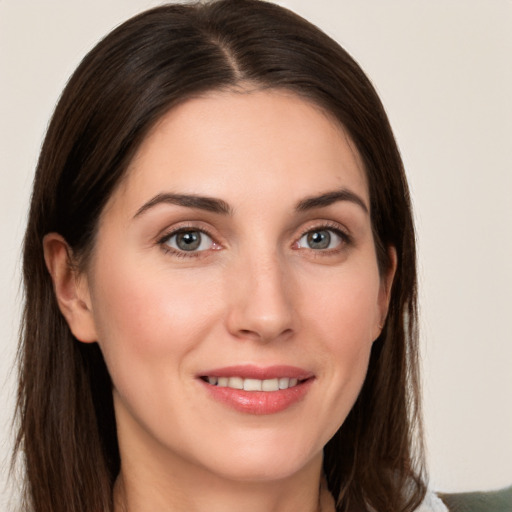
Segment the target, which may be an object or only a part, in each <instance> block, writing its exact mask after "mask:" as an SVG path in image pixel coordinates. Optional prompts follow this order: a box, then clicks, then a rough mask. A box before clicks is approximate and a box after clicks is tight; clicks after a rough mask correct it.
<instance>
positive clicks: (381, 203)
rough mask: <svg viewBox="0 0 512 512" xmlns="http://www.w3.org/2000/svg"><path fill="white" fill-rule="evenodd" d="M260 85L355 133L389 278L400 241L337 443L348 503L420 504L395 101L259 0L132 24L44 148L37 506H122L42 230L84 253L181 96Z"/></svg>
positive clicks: (31, 391)
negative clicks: (378, 324)
mask: <svg viewBox="0 0 512 512" xmlns="http://www.w3.org/2000/svg"><path fill="white" fill-rule="evenodd" d="M244 83H250V84H251V85H254V86H256V87H259V88H280V89H283V88H284V89H287V90H290V91H293V92H294V93H296V94H298V95H300V96H302V97H304V98H307V99H308V100H309V101H312V102H314V103H316V104H317V105H319V106H321V107H322V108H323V109H324V110H325V111H327V112H328V113H330V114H331V115H332V116H333V117H334V118H336V119H337V120H338V121H339V122H340V123H341V124H342V125H343V126H344V127H345V129H346V130H347V131H348V133H349V134H350V136H351V138H352V140H353V141H354V143H355V144H356V146H357V148H358V150H359V153H360V155H361V157H362V159H363V162H364V165H365V170H366V173H367V178H368V183H369V192H370V202H371V205H370V206H371V220H372V227H373V231H374V239H375V244H376V248H377V255H378V262H379V266H380V269H381V272H384V271H385V270H386V269H387V268H388V266H389V265H390V262H389V259H388V250H387V249H388V248H389V247H390V246H393V247H395V248H396V252H397V256H398V267H397V271H396V275H395V280H394V284H393V288H392V295H391V304H390V309H389V314H388V317H387V320H386V323H385V325H384V328H383V331H382V334H381V335H380V337H379V338H378V340H377V341H376V342H375V343H374V345H373V349H372V354H371V359H370V365H369V370H368V375H367V378H366V381H365V383H364V386H363V389H362V391H361V393H360V396H359V397H358V399H357V401H356V404H355V405H354V407H353V409H352V411H351V412H350V414H349V416H348V418H347V419H346V421H345V422H344V424H343V425H342V426H341V427H340V429H339V430H338V432H337V433H336V434H335V436H334V437H333V438H332V439H331V441H330V442H329V443H328V444H327V446H326V447H325V450H324V471H325V474H326V477H327V481H328V485H329V488H330V490H331V492H332V494H333V495H334V497H335V499H336V502H337V510H338V511H348V510H351V511H353V510H361V511H365V510H369V509H374V510H378V511H379V512H397V511H411V510H413V509H414V508H415V507H416V506H417V505H418V504H419V502H420V501H421V499H422V498H423V495H424V492H425V486H424V483H423V481H424V476H423V469H422V468H423V452H422V443H421V421H420V410H419V383H418V343H417V332H416V331H417V322H416V320H417V309H416V264H415V240H414V228H413V221H412V214H411V208H410V201H409V193H408V188H407V182H406V179H405V175H404V172H403V165H402V162H401V159H400V155H399V152H398V149H397V146H396V143H395V140H394V137H393V134H392V131H391V128H390V126H389V123H388V120H387V117H386V114H385V112H384V109H383V107H382V105H381V102H380V100H379V98H378V96H377V94H376V92H375V90H374V88H373V87H372V85H371V84H370V82H369V80H368V79H367V77H366V76H365V75H364V73H363V72H362V70H361V69H360V68H359V66H358V65H357V64H356V62H355V61H354V60H353V59H352V58H351V57H350V56H349V55H348V54H347V53H346V52H345V50H343V49H342V48H341V47H340V46H339V45H338V44H337V43H336V42H334V41H333V40H332V39H330V38H329V37H328V36H326V35H325V34H324V33H322V32H321V31H320V30H319V29H317V28H316V27H314V26H313V25H311V24H310V23H308V22H307V21H305V20H303V19H302V18H300V17H299V16H297V15H295V14H293V13H292V12H290V11H288V10H286V9H284V8H282V7H278V6H276V5H273V4H271V3H268V2H262V1H258V0H220V1H214V2H210V3H206V4H193V5H165V6H161V7H158V8H155V9H152V10H149V11H147V12H144V13H142V14H140V15H138V16H136V17H135V18H132V19H131V20H129V21H127V22H126V23H124V24H123V25H121V26H120V27H118V28H117V29H115V30H114V31H113V32H112V33H110V34H109V35H108V36H107V37H106V38H105V39H103V40H102V41H101V42H100V43H99V44H98V45H97V46H96V47H95V48H94V49H93V50H92V51H91V52H90V53H89V54H88V55H87V56H86V57H85V58H84V60H83V61H82V63H81V64H80V66H79V67H78V69H77V70H76V72H75V73H74V74H73V76H72V77H71V79H70V81H69V83H68V84H67V86H66V88H65V90H64V92H63V94H62V97H61V99H60V101H59V103H58V105H57V107H56V110H55V113H54V115H53V118H52V120H51V123H50V126H49V128H48V132H47V135H46V138H45V141H44V144H43V147H42V151H41V155H40V158H39V162H38V166H37V171H36V176H35V182H34V189H33V195H32V202H31V208H30V215H29V221H28V227H27V230H26V235H25V242H24V260H23V272H24V274H23V276H24V286H25V309H24V315H23V321H22V340H21V344H20V352H19V354H20V376H19V392H18V406H17V414H18V422H19V431H18V437H17V444H16V452H17V454H18V455H21V458H22V460H23V461H24V468H25V474H26V503H25V507H26V509H27V510H34V511H36V512H92V511H111V510H112V508H113V504H112V487H113V484H114V481H115V479H116V476H117V474H118V472H119V467H120V457H119V450H118V445H117V437H116V425H115V417H114V411H113V404H112V392H111V388H112V383H111V381H110V377H109V374H108V371H107V368H106V366H105V363H104V361H103V358H102V355H101V352H100V350H99V348H98V346H97V344H83V343H79V342H78V341H77V340H76V339H75V338H74V337H73V335H72V334H71V332H70V330H69V328H68V326H67V324H66V322H65V320H64V318H63V316H62V315H61V313H60V311H59V309H58V306H57V302H56V299H55V297H54V293H53V289H52V282H51V279H50V276H49V274H48V272H47V269H46V267H45V263H44V258H43V244H42V240H43V237H44V235H45V234H47V233H49V232H58V233H60V234H61V235H62V236H63V237H64V238H65V239H66V241H67V242H68V244H69V246H70V247H71V249H72V251H73V254H74V255H77V256H78V259H79V261H80V262H82V263H83V262H86V261H87V257H88V255H89V253H90V251H91V249H92V248H93V246H94V240H95V233H96V229H97V224H98V218H99V215H100V213H101V212H102V209H103V207H104V205H105V203H106V201H107V200H108V199H109V197H110V196H111V195H112V193H113V191H114V189H115V188H116V186H118V184H119V182H120V180H121V179H122V178H123V175H124V173H125V171H126V168H127V166H128V164H129V162H130V160H131V158H132V157H133V155H134V153H135V152H136V150H137V148H138V147H139V145H140V144H141V142H142V140H143V139H144V137H145V136H146V134H147V133H148V131H149V130H150V128H151V127H152V126H153V125H154V124H155V122H156V121H157V120H158V119H160V118H161V116H162V115H163V114H164V113H165V112H167V111H168V110H169V109H170V108H172V107H173V106H175V105H177V104H178V103H180V102H183V101H186V100H187V99H188V98H190V97H193V96H194V95H197V94H201V93H203V92H205V91H210V90H221V89H229V88H232V87H235V86H237V85H240V84H244Z"/></svg>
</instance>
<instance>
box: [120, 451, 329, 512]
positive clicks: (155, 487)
mask: <svg viewBox="0 0 512 512" xmlns="http://www.w3.org/2000/svg"><path fill="white" fill-rule="evenodd" d="M321 462H322V460H321V457H319V458H318V459H315V460H313V461H311V464H310V465H309V466H308V467H306V468H303V469H302V470H301V471H300V472H299V473H297V474H294V475H292V476H289V477H287V478H282V479H279V480H277V481H257V482H245V481H242V482H240V481H233V480H229V479H224V478H222V477H219V476H218V475H212V474H208V472H207V471H201V470H199V469H198V468H194V470H193V471H190V470H187V469H186V468H185V467H184V466H181V468H180V471H179V472H173V471H167V470H165V469H164V470H162V468H158V469H157V468H151V467H148V466H142V465H137V466H136V467H133V466H132V465H126V464H123V467H122V468H121V472H120V474H119V477H118V479H117V481H116V485H115V488H114V501H115V512H154V511H155V510H162V511H163V510H166V511H172V512H206V511H208V512H240V510H243V511H244V512H318V511H319V510H320V494H319V490H320V476H321Z"/></svg>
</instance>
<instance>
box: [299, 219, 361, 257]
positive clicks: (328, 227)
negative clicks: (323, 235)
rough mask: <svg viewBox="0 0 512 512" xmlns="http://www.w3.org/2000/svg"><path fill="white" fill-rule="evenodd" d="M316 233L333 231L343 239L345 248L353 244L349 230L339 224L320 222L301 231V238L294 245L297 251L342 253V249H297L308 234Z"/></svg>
mask: <svg viewBox="0 0 512 512" xmlns="http://www.w3.org/2000/svg"><path fill="white" fill-rule="evenodd" d="M314 231H332V232H334V233H335V234H336V235H337V236H339V237H340V238H341V239H342V242H343V243H342V245H343V246H347V245H352V243H353V237H352V235H351V234H350V232H349V230H348V229H347V228H345V227H343V226H342V225H341V224H339V223H338V222H334V221H322V220H320V221H318V222H316V223H313V224H310V225H308V226H307V227H306V228H303V229H301V231H300V234H299V236H298V237H297V238H296V239H295V241H294V243H293V245H294V247H295V248H297V249H301V250H309V251H313V252H315V253H324V254H329V253H333V252H337V251H340V248H336V249H334V248H332V249H311V248H307V247H297V244H298V243H299V241H300V240H301V239H302V238H303V237H304V236H306V235H307V234H308V233H311V232H314Z"/></svg>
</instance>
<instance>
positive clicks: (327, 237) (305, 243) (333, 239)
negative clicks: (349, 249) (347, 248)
mask: <svg viewBox="0 0 512 512" xmlns="http://www.w3.org/2000/svg"><path fill="white" fill-rule="evenodd" d="M341 242H342V239H341V237H340V235H338V234H337V233H335V232H334V231H333V230H332V229H318V230H314V231H309V232H308V233H305V234H304V235H302V236H301V238H300V240H299V247H304V248H306V249H316V250H322V249H333V248H335V247H337V246H338V245H339V244H340V243H341Z"/></svg>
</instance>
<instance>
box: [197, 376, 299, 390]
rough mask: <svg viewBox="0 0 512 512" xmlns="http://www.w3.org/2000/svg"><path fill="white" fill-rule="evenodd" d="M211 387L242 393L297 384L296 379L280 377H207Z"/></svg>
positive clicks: (286, 387)
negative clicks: (240, 391)
mask: <svg viewBox="0 0 512 512" xmlns="http://www.w3.org/2000/svg"><path fill="white" fill-rule="evenodd" d="M206 380H207V381H208V383H209V384H211V385H212V386H219V387H221V388H232V389H243V390H244V391H278V390H280V389H288V388H292V387H294V386H296V385H297V384H298V382H299V381H298V379H295V378H290V377H280V378H275V379H265V380H260V379H244V378H242V377H207V378H206Z"/></svg>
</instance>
